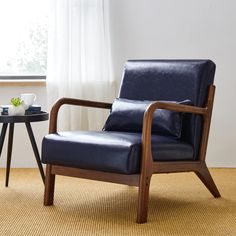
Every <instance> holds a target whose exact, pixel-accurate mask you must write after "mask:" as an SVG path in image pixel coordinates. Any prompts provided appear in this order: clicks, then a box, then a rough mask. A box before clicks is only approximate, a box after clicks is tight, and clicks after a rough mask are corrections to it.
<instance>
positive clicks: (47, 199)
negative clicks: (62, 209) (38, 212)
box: [44, 164, 55, 206]
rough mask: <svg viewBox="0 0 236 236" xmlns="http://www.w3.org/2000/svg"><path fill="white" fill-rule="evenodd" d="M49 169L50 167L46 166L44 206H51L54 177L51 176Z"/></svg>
mask: <svg viewBox="0 0 236 236" xmlns="http://www.w3.org/2000/svg"><path fill="white" fill-rule="evenodd" d="M51 169H52V166H51V165H49V164H47V167H46V181H45V191H44V206H50V205H52V204H53V198H54V187H55V175H53V174H51Z"/></svg>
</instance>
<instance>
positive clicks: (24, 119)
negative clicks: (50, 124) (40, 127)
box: [0, 111, 49, 123]
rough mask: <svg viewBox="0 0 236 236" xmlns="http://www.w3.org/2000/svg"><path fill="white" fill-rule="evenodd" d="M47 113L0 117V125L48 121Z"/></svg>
mask: <svg viewBox="0 0 236 236" xmlns="http://www.w3.org/2000/svg"><path fill="white" fill-rule="evenodd" d="M48 117H49V115H48V113H47V112H45V111H41V112H40V113H37V114H32V115H23V116H9V115H0V123H30V122H39V121H45V120H48Z"/></svg>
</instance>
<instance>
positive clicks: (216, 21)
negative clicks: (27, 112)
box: [0, 0, 236, 167]
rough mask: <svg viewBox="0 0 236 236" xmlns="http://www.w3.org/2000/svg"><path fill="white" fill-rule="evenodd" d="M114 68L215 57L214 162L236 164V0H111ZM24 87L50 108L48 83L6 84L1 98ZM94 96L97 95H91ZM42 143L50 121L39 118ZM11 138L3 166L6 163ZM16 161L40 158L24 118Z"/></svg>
mask: <svg viewBox="0 0 236 236" xmlns="http://www.w3.org/2000/svg"><path fill="white" fill-rule="evenodd" d="M109 1H110V27H111V40H112V52H113V63H114V72H115V77H116V79H117V80H120V78H121V74H122V67H123V64H124V62H125V61H126V60H127V59H145V58H147V59H150V58H152V59H155V58H158V59H162V58H163V59H165V58H166V59H167V58H169V59H178V58H186V59H188V58H193V59H194V58H210V59H212V60H213V61H214V62H215V63H216V65H217V72H216V80H215V84H216V86H217V91H216V98H215V107H214V111H213V118H212V119H213V120H212V126H211V133H210V139H209V146H208V153H207V160H208V165H209V166H228V167H231V166H234V167H236V158H235V151H234V145H235V140H236V122H235V117H236V106H235V105H234V104H233V103H234V101H235V100H236V93H235V92H234V90H235V88H236V79H235V67H236V65H235V55H236V43H235V42H236V27H235V22H236V14H235V12H236V1H234V0H227V1H223V0H178V1H175V0H109ZM23 92H34V93H36V94H37V96H38V99H37V102H38V103H39V104H41V105H42V106H43V108H44V109H47V108H46V88H45V87H1V85H0V104H6V103H7V102H8V101H9V100H10V98H11V97H12V96H17V95H18V94H20V93H23ZM91 99H92V98H91ZM32 128H33V130H34V133H35V137H36V141H37V143H38V145H39V150H40V149H41V140H42V137H43V136H44V135H45V134H46V133H47V131H48V123H47V122H41V123H33V124H32ZM6 144H7V142H5V145H4V149H3V153H2V157H1V159H0V166H2V167H3V166H5V156H6V146H7V145H6ZM13 145H14V147H13V153H12V166H14V167H33V166H36V165H35V160H34V156H33V151H32V149H31V146H30V142H29V139H28V136H27V133H26V129H25V127H24V125H23V124H17V125H16V127H15V136H14V144H13Z"/></svg>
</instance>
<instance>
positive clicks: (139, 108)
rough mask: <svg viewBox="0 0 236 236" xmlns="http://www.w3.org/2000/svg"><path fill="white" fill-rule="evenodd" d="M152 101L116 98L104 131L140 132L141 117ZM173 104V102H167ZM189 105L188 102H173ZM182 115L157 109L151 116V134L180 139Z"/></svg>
mask: <svg viewBox="0 0 236 236" xmlns="http://www.w3.org/2000/svg"><path fill="white" fill-rule="evenodd" d="M152 102H153V101H138V100H128V99H123V98H117V99H116V100H115V101H114V103H113V104H112V109H111V113H110V115H109V117H108V118H107V121H106V123H105V125H104V130H106V131H124V132H142V125H143V115H144V112H145V110H146V109H147V107H148V105H149V104H150V103H152ZM168 102H173V101H168ZM173 103H179V104H185V105H189V104H191V102H190V100H184V101H182V102H173ZM182 116H183V113H181V112H175V111H170V110H164V109H157V110H156V111H155V112H154V114H153V121H152V133H154V134H159V135H168V136H174V137H177V138H180V136H181V130H182Z"/></svg>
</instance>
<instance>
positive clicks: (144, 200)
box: [137, 176, 151, 224]
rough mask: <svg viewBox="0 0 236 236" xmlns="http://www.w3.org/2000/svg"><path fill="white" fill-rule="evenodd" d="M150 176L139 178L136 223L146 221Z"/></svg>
mask: <svg viewBox="0 0 236 236" xmlns="http://www.w3.org/2000/svg"><path fill="white" fill-rule="evenodd" d="M150 181H151V176H150V177H148V176H146V177H144V178H143V179H141V181H140V184H139V193H138V209H137V223H139V224H141V223H146V222H147V215H148V200H149V186H150Z"/></svg>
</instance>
